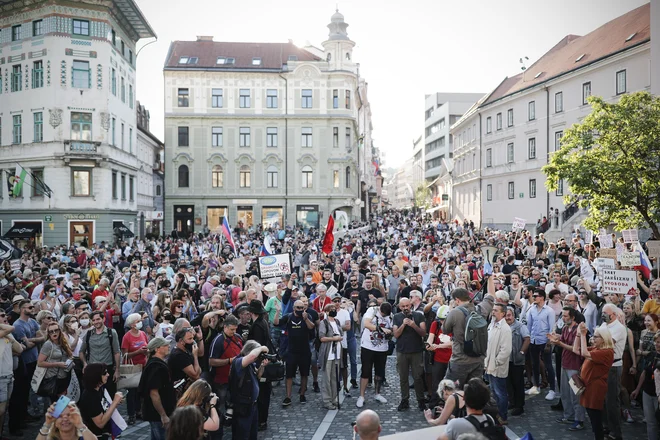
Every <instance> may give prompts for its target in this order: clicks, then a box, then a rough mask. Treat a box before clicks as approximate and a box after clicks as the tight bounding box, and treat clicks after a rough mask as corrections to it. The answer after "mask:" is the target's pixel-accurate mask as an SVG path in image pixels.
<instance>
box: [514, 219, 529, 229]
mask: <svg viewBox="0 0 660 440" xmlns="http://www.w3.org/2000/svg"><path fill="white" fill-rule="evenodd" d="M526 224H527V220H525V219H522V218H518V217H514V218H513V226H511V229H514V230H515V229H519V230H523V229H525V225H526Z"/></svg>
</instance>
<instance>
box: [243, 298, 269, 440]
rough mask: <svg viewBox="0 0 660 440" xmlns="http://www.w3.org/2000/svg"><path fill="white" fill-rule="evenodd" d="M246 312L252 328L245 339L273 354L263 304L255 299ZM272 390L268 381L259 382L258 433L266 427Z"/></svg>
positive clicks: (266, 315)
mask: <svg viewBox="0 0 660 440" xmlns="http://www.w3.org/2000/svg"><path fill="white" fill-rule="evenodd" d="M248 311H249V312H250V314H251V315H252V327H250V333H248V337H247V339H248V340H253V341H256V342H258V343H259V344H260V345H263V346H265V347H266V348H268V351H269V352H270V353H271V354H275V349H274V348H273V343H272V342H271V340H270V330H269V328H268V314H267V313H266V309H264V305H263V303H262V302H261V301H259V300H256V299H255V300H253V301H252V302H251V303H250V304H249V305H248ZM272 389H273V387H272V384H271V383H270V382H269V381H267V380H266V379H262V380H259V402H258V405H259V431H264V430H265V429H266V428H267V427H268V425H267V423H268V407H269V406H270V395H271V392H272Z"/></svg>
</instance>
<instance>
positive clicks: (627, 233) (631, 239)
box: [621, 229, 639, 243]
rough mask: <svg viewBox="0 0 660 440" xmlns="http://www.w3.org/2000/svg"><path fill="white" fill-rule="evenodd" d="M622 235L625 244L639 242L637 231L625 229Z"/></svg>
mask: <svg viewBox="0 0 660 440" xmlns="http://www.w3.org/2000/svg"><path fill="white" fill-rule="evenodd" d="M621 235H622V236H623V242H624V243H635V242H637V241H639V234H638V233H637V229H624V230H623V231H621Z"/></svg>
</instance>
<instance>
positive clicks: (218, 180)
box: [211, 165, 224, 188]
mask: <svg viewBox="0 0 660 440" xmlns="http://www.w3.org/2000/svg"><path fill="white" fill-rule="evenodd" d="M223 177H224V176H223V174H222V167H221V166H220V165H213V168H211V186H212V187H213V188H222V186H223V183H222V182H223V180H224V179H223Z"/></svg>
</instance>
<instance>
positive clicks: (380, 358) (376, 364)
mask: <svg viewBox="0 0 660 440" xmlns="http://www.w3.org/2000/svg"><path fill="white" fill-rule="evenodd" d="M360 357H361V359H362V371H361V372H360V378H362V379H370V378H371V369H372V368H373V369H375V376H376V377H380V378H384V377H385V364H386V363H387V352H386V351H373V350H369V349H368V348H364V347H362V348H361V349H360Z"/></svg>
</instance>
